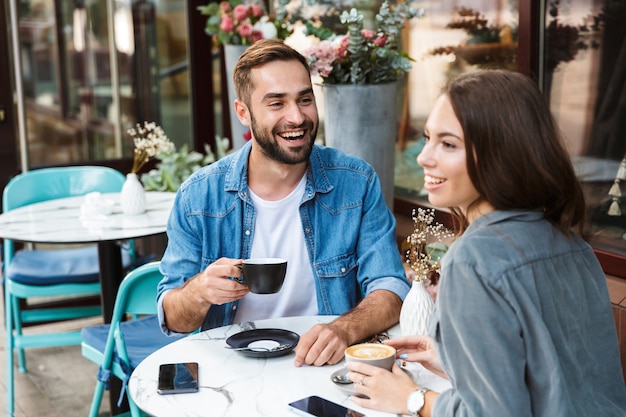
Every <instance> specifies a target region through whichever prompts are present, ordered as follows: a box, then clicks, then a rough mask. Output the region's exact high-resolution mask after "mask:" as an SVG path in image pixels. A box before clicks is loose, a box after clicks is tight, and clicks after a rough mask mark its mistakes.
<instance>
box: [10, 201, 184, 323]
mask: <svg viewBox="0 0 626 417" xmlns="http://www.w3.org/2000/svg"><path fill="white" fill-rule="evenodd" d="M175 196H176V194H175V193H168V192H147V193H146V207H147V210H146V212H145V213H142V214H139V215H126V214H123V213H122V209H121V206H120V203H119V198H120V197H119V193H107V194H102V198H103V199H110V200H113V203H114V204H113V210H112V212H111V214H109V215H99V216H96V215H91V216H87V217H85V216H81V205H82V204H83V203H84V202H85V196H81V197H68V198H59V199H56V200H48V201H44V202H41V203H36V204H30V205H27V206H23V207H20V208H17V209H15V210H11V211H8V212H6V213H3V214H1V215H0V237H1V238H4V239H11V240H13V241H16V242H31V243H52V244H73V243H97V244H98V257H99V264H100V285H101V287H102V308H103V317H104V321H105V322H107V323H108V322H110V321H111V315H112V313H113V305H114V303H115V296H116V294H117V289H118V287H119V284H120V282H121V280H122V279H123V278H124V273H123V268H122V254H121V247H120V245H119V244H118V241H119V240H126V239H133V238H139V237H145V236H151V235H156V234H160V233H164V232H165V228H166V224H167V219H168V217H169V213H170V211H171V208H172V204H173V202H174V197H175Z"/></svg>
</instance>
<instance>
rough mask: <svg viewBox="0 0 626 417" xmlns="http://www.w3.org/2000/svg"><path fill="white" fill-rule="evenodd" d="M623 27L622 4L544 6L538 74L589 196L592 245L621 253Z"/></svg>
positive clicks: (624, 246)
mask: <svg viewBox="0 0 626 417" xmlns="http://www.w3.org/2000/svg"><path fill="white" fill-rule="evenodd" d="M624 22H626V3H625V2H623V1H618V0H606V1H599V0H569V1H563V0H561V1H549V2H548V4H547V14H546V22H545V23H546V30H545V39H546V42H545V44H546V49H545V60H544V72H543V88H544V93H545V95H546V97H548V98H549V100H550V107H551V108H552V111H553V113H554V116H555V118H556V120H557V122H558V124H559V126H560V127H561V129H562V131H563V134H564V137H565V140H566V143H567V146H568V149H569V152H570V154H571V155H572V160H573V162H574V166H575V168H576V170H577V174H578V176H579V178H580V181H581V183H582V185H583V189H584V190H585V194H586V197H587V203H588V209H589V214H590V220H591V224H592V231H593V236H592V240H591V242H592V245H593V246H594V247H595V248H598V249H602V250H605V251H608V252H612V253H617V254H620V255H622V256H626V242H625V240H626V194H624V193H622V192H621V191H624V192H626V178H625V177H626V166H624V167H623V168H622V171H621V173H620V177H621V178H617V176H618V172H619V171H620V165H621V161H622V160H623V159H624V158H626V119H625V118H624V115H625V114H626V89H625V88H624V86H625V85H626V28H625V26H624ZM623 164H625V165H626V160H625V161H623ZM616 179H617V181H616ZM620 180H621V184H620ZM620 187H621V190H620ZM611 191H612V192H611ZM609 192H611V194H612V195H609ZM611 208H612V210H611Z"/></svg>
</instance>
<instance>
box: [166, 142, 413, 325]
mask: <svg viewBox="0 0 626 417" xmlns="http://www.w3.org/2000/svg"><path fill="white" fill-rule="evenodd" d="M250 149H251V143H247V144H246V145H245V146H244V147H243V148H242V149H241V150H239V151H238V152H236V153H234V154H231V155H228V156H227V157H225V158H222V159H220V160H219V161H217V162H215V163H214V164H211V165H209V166H207V167H204V168H202V169H200V170H198V171H196V172H195V173H194V174H192V175H191V176H190V177H189V178H188V179H187V180H186V181H185V182H184V183H183V184H182V186H181V187H180V189H179V191H178V193H177V196H176V199H175V202H174V207H173V209H172V213H171V214H170V218H169V221H168V225H167V235H168V239H169V242H168V246H167V249H166V251H165V254H164V255H163V258H162V260H161V272H162V273H163V275H164V278H163V280H162V281H161V283H160V284H159V288H158V295H157V300H158V306H159V319H160V322H161V326H162V328H163V330H164V332H165V333H167V334H170V333H172V332H170V331H169V329H167V328H166V326H165V324H164V313H163V308H162V296H163V293H164V292H166V291H167V290H169V289H172V288H176V287H180V286H181V285H183V283H184V282H185V281H186V280H187V279H189V278H191V277H193V276H194V275H196V274H198V273H199V272H200V271H203V270H204V269H205V268H206V267H207V266H209V264H211V263H212V262H215V261H216V260H218V259H219V258H221V257H228V258H235V259H238V258H242V259H245V258H248V257H249V255H250V250H251V247H252V239H253V237H254V224H255V208H254V206H253V204H252V201H251V199H250V195H249V193H248V183H247V178H248V165H247V161H248V156H249V154H250ZM306 176H307V180H306V189H305V192H304V196H303V198H302V201H301V203H300V219H301V221H302V230H303V232H304V236H305V242H306V247H307V252H308V255H309V260H310V264H311V268H312V271H313V277H314V279H315V286H316V293H317V304H318V310H319V313H320V314H322V315H333V314H343V313H346V312H347V311H348V310H350V309H351V308H353V307H355V306H356V305H357V303H358V302H359V301H361V300H362V299H363V298H364V297H365V296H366V295H367V294H369V293H370V292H372V291H374V290H380V289H385V290H389V291H391V292H393V293H395V294H396V295H397V296H398V297H400V299H402V300H404V297H405V296H406V294H407V293H408V291H409V289H410V285H409V282H408V281H407V279H406V276H405V273H404V268H403V266H402V259H401V257H400V254H399V252H398V247H397V244H396V233H395V232H396V222H395V218H394V216H393V214H392V213H391V211H390V210H389V209H388V208H387V206H386V204H385V201H384V198H383V195H382V193H381V189H380V182H379V179H378V176H377V175H376V174H375V172H374V170H373V169H372V167H371V166H369V165H368V164H367V163H366V162H364V161H362V160H361V159H358V158H355V157H351V156H347V155H345V154H343V153H341V152H339V151H337V150H336V149H332V148H327V147H323V146H317V145H316V146H314V148H313V151H312V153H311V156H310V158H309V166H308V169H307V172H306ZM285 239H289V236H285ZM237 304H238V301H235V302H231V303H226V304H223V305H213V306H211V308H210V309H209V312H208V314H207V317H206V319H205V321H204V324H203V326H202V329H203V330H205V329H210V328H214V327H219V326H224V325H229V324H232V322H233V320H234V317H235V311H236V309H237Z"/></svg>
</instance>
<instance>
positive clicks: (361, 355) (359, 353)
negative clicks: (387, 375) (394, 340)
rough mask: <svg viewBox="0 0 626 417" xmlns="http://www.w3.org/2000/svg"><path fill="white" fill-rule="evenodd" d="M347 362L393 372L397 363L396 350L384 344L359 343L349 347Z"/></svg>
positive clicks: (346, 354) (346, 352) (346, 353)
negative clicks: (393, 367)
mask: <svg viewBox="0 0 626 417" xmlns="http://www.w3.org/2000/svg"><path fill="white" fill-rule="evenodd" d="M344 354H345V357H346V362H362V363H368V364H370V365H374V366H377V367H379V368H384V369H387V370H391V367H392V366H393V363H394V362H395V361H396V349H395V348H394V347H393V346H388V345H384V344H382V343H359V344H356V345H352V346H348V347H347V348H346V350H345V352H344Z"/></svg>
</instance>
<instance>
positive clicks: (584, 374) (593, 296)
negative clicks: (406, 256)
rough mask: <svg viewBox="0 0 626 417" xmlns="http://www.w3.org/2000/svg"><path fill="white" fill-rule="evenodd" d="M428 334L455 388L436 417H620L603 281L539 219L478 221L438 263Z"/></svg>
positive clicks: (583, 253)
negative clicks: (438, 281)
mask: <svg viewBox="0 0 626 417" xmlns="http://www.w3.org/2000/svg"><path fill="white" fill-rule="evenodd" d="M429 333H430V335H431V336H432V337H434V339H435V340H436V342H437V348H438V351H439V354H440V355H441V360H442V363H443V366H444V369H445V370H446V372H447V374H448V375H449V377H450V380H451V382H452V388H451V389H450V390H448V391H445V392H444V393H442V394H441V395H440V396H439V397H438V398H437V400H436V401H435V404H434V408H433V416H434V417H447V416H459V417H460V416H468V417H469V416H473V417H492V416H493V417H504V416H520V417H521V416H534V417H561V416H562V417H575V416H587V417H596V416H602V417H611V416H615V417H624V416H626V388H625V386H624V378H623V375H622V369H621V366H620V358H619V350H618V343H617V332H616V328H615V322H614V319H613V315H612V312H611V304H610V300H609V296H608V290H607V286H606V277H605V275H604V273H603V271H602V269H601V267H600V264H599V263H598V260H597V259H596V257H595V255H594V253H593V251H592V249H591V247H590V246H589V245H588V244H587V243H586V242H584V241H583V240H582V239H580V238H579V237H577V236H575V235H574V234H572V235H570V236H566V235H564V234H563V233H561V232H560V231H559V230H558V229H556V228H555V227H553V226H552V225H551V224H550V223H549V222H548V221H546V220H544V219H543V216H542V213H540V212H527V211H526V212H512V211H511V212H503V211H496V212H493V213H489V214H487V215H483V216H481V217H479V218H478V219H477V220H476V221H474V222H473V223H472V224H471V225H470V227H469V228H468V229H467V230H466V232H465V233H464V234H463V235H462V236H461V237H460V238H459V239H457V241H456V242H454V243H453V244H452V245H451V247H450V249H449V251H448V253H446V255H445V256H444V258H443V260H442V274H441V281H440V287H439V293H438V295H437V302H436V309H435V312H434V313H433V316H432V320H431V323H430V329H429Z"/></svg>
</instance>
